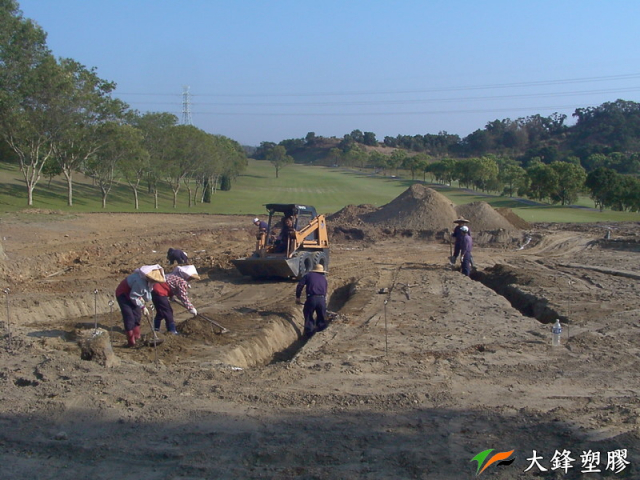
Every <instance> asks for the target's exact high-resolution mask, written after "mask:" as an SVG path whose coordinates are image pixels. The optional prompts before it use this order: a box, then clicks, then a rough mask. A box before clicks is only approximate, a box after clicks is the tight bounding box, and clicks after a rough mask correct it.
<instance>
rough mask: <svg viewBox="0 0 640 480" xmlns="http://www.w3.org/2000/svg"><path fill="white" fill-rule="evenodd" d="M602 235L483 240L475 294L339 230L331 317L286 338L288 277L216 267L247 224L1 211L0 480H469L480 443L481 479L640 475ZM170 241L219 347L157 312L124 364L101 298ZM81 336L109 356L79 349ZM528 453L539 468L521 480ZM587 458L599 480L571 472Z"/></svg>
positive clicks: (632, 305) (385, 238)
mask: <svg viewBox="0 0 640 480" xmlns="http://www.w3.org/2000/svg"><path fill="white" fill-rule="evenodd" d="M365 210H366V209H365ZM330 227H331V225H330ZM611 227H613V228H612V230H611V232H612V235H611V239H610V240H604V239H603V237H604V234H605V228H603V226H599V225H587V226H585V225H568V226H567V225H563V226H559V225H534V226H531V229H530V230H527V231H522V232H521V235H520V241H519V242H518V241H515V242H502V243H499V242H498V243H491V241H490V240H489V239H487V241H486V242H485V243H484V244H482V242H480V243H479V244H478V245H476V247H475V250H474V260H475V267H476V272H475V273H474V275H473V276H472V278H468V277H465V276H463V275H461V274H460V273H459V272H456V271H452V270H451V268H450V267H449V266H448V260H447V257H448V256H449V255H450V251H449V248H450V247H449V243H448V239H447V238H446V237H442V236H438V235H436V234H433V233H429V234H422V235H421V234H409V233H407V232H406V231H402V232H401V231H400V230H393V229H391V230H388V231H387V234H386V235H379V236H371V233H369V234H368V235H369V236H366V235H365V236H364V237H363V238H354V236H355V237H358V235H355V233H357V232H356V230H353V229H350V228H347V227H345V228H344V229H343V230H341V231H340V232H336V234H335V235H334V236H333V237H332V250H331V260H330V265H329V274H328V277H327V278H328V280H329V284H330V290H331V294H330V298H329V310H331V311H332V312H335V313H336V316H335V318H334V320H333V322H332V323H331V325H330V327H329V328H328V329H327V330H325V331H324V332H322V333H320V334H317V335H316V336H314V337H313V338H312V339H311V340H310V341H308V342H307V343H306V344H305V343H303V342H302V341H301V340H300V339H299V334H300V331H301V327H302V307H300V306H296V305H295V304H294V290H295V282H293V281H254V280H251V279H250V278H248V277H242V276H240V275H239V274H238V273H237V272H236V271H235V270H234V268H233V266H232V265H231V264H230V260H231V259H233V258H238V257H242V256H245V255H247V254H248V253H250V251H251V250H252V248H253V245H254V242H255V239H254V236H253V235H254V233H255V231H254V230H255V228H254V227H253V225H252V224H251V218H249V217H227V216H205V215H162V214H156V215H154V214H140V215H133V214H119V215H118V214H86V215H73V216H71V215H65V214H60V213H56V212H46V211H44V212H37V213H33V214H30V215H28V214H21V215H19V216H16V215H5V216H4V217H3V218H2V219H1V220H0V238H1V239H2V247H3V249H4V255H5V259H4V260H3V261H2V262H0V266H1V270H0V273H1V275H2V276H1V277H0V278H1V280H2V284H1V285H0V286H2V288H3V289H5V288H6V287H8V288H9V291H8V293H7V292H6V291H5V293H4V294H3V295H2V303H1V308H0V320H2V332H3V334H4V336H3V339H2V344H1V346H0V362H1V365H2V369H1V372H0V385H1V390H0V478H2V479H34V478H36V479H122V480H128V479H132V480H133V479H136V480H139V479H158V480H160V479H163V480H166V479H218V478H229V479H236V478H242V479H244V478H277V479H293V478H303V479H354V478H366V479H401V478H419V479H467V478H469V479H471V478H475V477H476V472H477V463H476V462H474V461H471V459H472V458H473V457H474V456H475V455H476V454H478V453H480V452H482V451H484V450H487V449H494V452H493V453H498V452H508V451H511V450H514V452H513V454H511V455H510V457H509V458H510V459H514V458H515V460H514V461H513V462H512V463H511V464H509V465H498V464H493V465H491V466H489V467H488V468H487V469H486V470H485V471H484V472H483V473H481V474H480V475H479V476H480V477H483V478H494V479H529V478H554V479H556V478H570V479H572V478H585V479H587V478H588V479H600V478H636V479H637V478H640V400H639V393H640V373H639V368H638V366H639V364H640V308H639V299H640V289H638V278H640V276H639V275H640V255H639V253H638V252H639V251H640V248H639V246H640V237H639V236H638V235H639V233H640V230H639V229H638V224H625V225H611ZM345 232H346V233H345ZM354 232H355V233H354ZM477 238H478V239H481V238H482V235H481V232H479V231H478V236H477ZM487 238H488V237H487ZM527 238H529V240H528V241H529V243H527V244H526V246H524V248H522V249H520V247H521V246H522V245H524V244H525V243H526V242H527ZM169 247H174V248H182V249H184V250H186V251H187V252H188V253H189V255H190V257H191V258H192V259H193V260H194V264H195V265H196V266H197V267H198V269H199V271H200V272H201V274H202V277H203V279H202V280H201V281H200V282H197V283H194V284H192V289H191V297H192V299H193V301H194V304H195V305H196V307H197V308H198V310H199V311H200V312H202V313H204V314H206V315H207V316H208V317H209V318H211V319H212V320H214V321H215V322H217V323H220V324H221V325H223V326H225V327H226V328H228V329H229V330H230V331H229V332H228V333H224V334H219V333H218V332H219V329H218V328H217V327H215V326H214V325H213V324H210V323H208V322H206V321H205V320H203V319H201V318H198V317H196V318H192V317H191V316H190V315H189V314H188V313H187V312H186V311H184V310H182V311H181V310H180V307H178V306H176V307H174V310H175V311H176V314H177V320H178V330H179V331H180V332H181V335H179V336H175V337H174V336H164V335H163V334H161V337H162V339H163V340H164V342H163V343H162V344H161V345H158V346H157V349H154V347H153V345H149V346H141V347H139V348H135V349H128V348H124V344H125V343H126V342H125V336H124V332H123V326H122V321H121V318H120V314H119V310H118V307H117V304H115V305H113V304H110V301H112V300H113V292H114V290H115V288H116V286H117V284H118V283H119V282H120V281H121V280H122V279H123V278H124V277H125V276H126V275H127V274H129V273H130V272H131V271H132V270H133V269H134V268H136V267H139V266H140V265H143V264H153V263H161V264H163V265H165V266H166V260H165V254H166V251H167V249H168V248H169ZM490 287H491V288H490ZM558 317H560V318H561V319H562V321H563V324H564V331H563V337H562V345H561V346H560V347H552V346H551V326H550V323H549V322H551V321H553V320H555V318H558ZM96 327H97V328H96ZM96 330H98V331H100V332H104V333H103V334H104V335H108V338H109V339H110V342H111V344H112V345H113V352H114V354H115V355H114V357H113V358H111V360H110V361H109V362H105V361H102V360H101V359H100V358H86V355H83V354H82V350H81V348H80V346H79V341H78V340H79V339H81V338H86V336H87V335H89V336H91V335H92V334H93V333H94V332H96ZM163 330H164V325H163ZM143 333H147V334H148V333H149V326H148V325H147V324H145V323H143ZM147 338H149V336H147ZM83 357H84V358H83ZM534 450H535V451H536V452H537V455H538V456H540V457H542V458H541V459H540V460H539V463H540V465H541V466H542V467H544V468H546V469H548V470H547V471H546V472H541V471H540V469H539V468H538V467H535V466H534V467H533V468H531V469H530V470H529V471H527V472H525V470H526V469H527V468H528V467H529V466H530V463H531V461H530V460H529V458H530V457H532V455H533V451H534ZM625 450H626V461H627V462H629V463H628V464H627V463H620V462H618V463H616V464H611V465H608V455H609V454H615V452H618V453H619V454H622V453H623V452H624V451H625ZM556 451H557V452H560V453H562V452H563V451H568V452H570V454H568V455H569V456H570V457H571V458H573V459H574V461H573V462H572V463H571V464H570V466H569V467H568V468H567V469H566V470H565V469H562V468H554V467H557V465H554V464H553V463H552V457H553V456H554V454H555V453H556ZM588 451H591V452H599V453H600V455H601V458H600V463H599V466H598V469H599V470H600V473H586V472H584V473H583V471H585V470H586V469H587V466H586V464H584V463H583V461H582V457H581V455H583V453H584V452H588ZM489 458H490V457H489ZM592 469H595V468H592ZM614 470H620V471H618V472H617V473H616V472H615V471H614Z"/></svg>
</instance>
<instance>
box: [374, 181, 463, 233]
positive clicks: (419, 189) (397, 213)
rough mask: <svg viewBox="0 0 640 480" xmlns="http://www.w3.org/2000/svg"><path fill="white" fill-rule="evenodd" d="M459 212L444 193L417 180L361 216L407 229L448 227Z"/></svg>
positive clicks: (384, 225)
mask: <svg viewBox="0 0 640 480" xmlns="http://www.w3.org/2000/svg"><path fill="white" fill-rule="evenodd" d="M456 217H457V214H456V211H455V209H454V208H453V205H452V203H451V202H450V201H449V199H447V197H445V196H444V195H442V194H440V193H438V192H436V191H435V190H433V189H431V188H427V187H425V186H424V185H421V184H419V183H415V184H413V185H411V187H409V188H408V189H407V190H405V191H404V192H403V193H402V194H401V195H399V196H398V197H396V198H395V199H393V200H392V201H391V202H389V203H387V204H386V205H384V206H382V207H380V209H378V210H376V211H375V212H372V213H369V214H366V215H363V216H362V219H363V220H364V221H365V222H366V223H372V224H375V225H377V226H380V227H391V228H402V229H408V230H431V231H441V230H448V229H449V228H450V227H451V225H452V224H453V221H454V220H455V219H456Z"/></svg>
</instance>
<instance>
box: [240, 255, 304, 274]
mask: <svg viewBox="0 0 640 480" xmlns="http://www.w3.org/2000/svg"><path fill="white" fill-rule="evenodd" d="M231 262H232V263H233V264H234V265H235V266H236V268H237V269H238V271H239V272H240V273H241V274H242V275H249V276H250V277H253V278H267V277H282V278H288V277H297V276H298V273H299V271H300V267H299V265H300V260H299V259H298V258H289V259H287V258H284V257H280V258H261V257H247V258H238V259H237V260H231Z"/></svg>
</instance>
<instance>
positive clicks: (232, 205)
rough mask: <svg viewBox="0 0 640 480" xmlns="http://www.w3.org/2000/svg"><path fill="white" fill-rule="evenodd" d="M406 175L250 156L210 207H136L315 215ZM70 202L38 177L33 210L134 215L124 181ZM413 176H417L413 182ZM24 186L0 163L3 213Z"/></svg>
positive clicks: (535, 214) (183, 193) (389, 188)
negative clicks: (286, 210) (289, 210)
mask: <svg viewBox="0 0 640 480" xmlns="http://www.w3.org/2000/svg"><path fill="white" fill-rule="evenodd" d="M403 175H406V174H404V173H403V172H399V177H397V178H394V177H390V176H383V175H374V174H373V173H372V171H371V170H369V169H365V170H362V171H359V170H357V169H346V168H328V167H316V166H309V165H298V164H294V165H287V166H286V167H285V168H283V169H282V170H280V172H279V175H278V178H276V175H275V168H274V167H273V165H272V164H271V163H269V162H267V161H256V160H249V166H248V168H247V169H246V170H245V172H244V173H243V174H242V175H240V176H239V177H238V178H237V179H235V181H234V182H233V184H232V188H231V190H229V191H217V192H216V193H215V194H214V195H213V196H212V201H211V203H209V204H205V203H196V204H194V205H192V206H191V207H189V206H188V196H187V189H186V187H185V186H184V185H182V186H181V188H180V191H179V193H178V201H177V206H176V208H175V209H174V208H173V207H172V204H173V193H172V192H171V190H170V189H169V188H168V187H167V186H163V187H162V188H161V191H160V194H159V208H158V209H155V208H154V204H153V196H152V195H151V194H149V193H148V192H147V191H146V186H145V185H144V184H141V186H140V188H139V200H140V208H139V209H138V210H137V211H138V212H163V213H164V212H168V213H210V214H229V215H257V214H263V213H265V208H264V205H265V204H267V203H299V204H308V205H313V206H315V207H316V209H317V210H318V212H319V213H324V214H331V213H335V212H337V211H338V210H340V209H342V208H343V207H345V206H346V205H362V204H371V205H375V206H382V205H385V204H387V203H389V202H390V201H391V200H393V199H394V198H396V197H397V196H398V195H400V194H401V193H402V192H404V191H405V190H406V189H407V188H409V186H411V184H412V183H414V182H413V181H412V180H411V178H410V177H409V176H408V175H407V176H403ZM74 179H75V180H76V181H75V184H74V192H75V194H74V197H73V202H74V205H73V206H72V207H69V206H67V190H66V180H65V179H64V178H63V177H54V178H53V179H52V181H51V183H49V179H47V178H42V179H41V180H40V182H39V183H38V185H37V186H36V189H35V192H34V205H33V207H32V208H40V209H51V210H61V211H64V212H101V211H105V212H135V211H136V210H135V209H134V207H133V193H132V190H131V188H130V187H129V186H128V185H127V184H126V183H124V182H120V183H118V184H117V185H115V186H114V187H113V189H112V191H111V192H110V193H109V196H108V198H107V208H105V209H103V208H102V206H101V195H100V190H99V188H98V187H97V186H95V185H93V183H92V180H91V179H90V178H87V177H84V176H83V175H80V174H76V175H75V178H74ZM416 181H417V180H416ZM428 186H430V187H432V188H435V189H436V190H437V191H438V192H440V193H441V194H443V195H445V196H447V197H448V198H449V199H450V200H451V202H452V203H453V204H455V205H460V204H465V203H471V202H477V201H484V202H487V203H489V204H490V205H492V206H493V207H495V208H499V207H507V208H511V209H512V210H513V211H514V212H515V213H516V214H517V215H519V216H520V217H522V218H523V219H524V220H527V221H529V222H617V221H639V220H640V214H639V213H628V212H612V211H610V210H605V211H604V212H599V211H596V210H594V209H593V208H591V207H592V206H593V202H592V201H591V200H590V199H589V198H588V197H582V198H581V199H580V201H579V202H578V208H575V207H561V206H559V205H547V204H543V203H542V204H541V203H538V202H530V201H527V200H519V199H515V198H509V197H501V196H496V195H486V194H483V193H482V192H475V191H469V190H464V189H459V188H454V187H455V184H454V186H453V187H448V186H443V185H437V184H428ZM26 198H27V196H26V187H25V185H24V179H23V178H22V174H21V173H20V171H19V170H18V168H17V167H16V166H15V165H9V164H6V163H0V212H13V211H19V210H22V209H24V208H27V201H26Z"/></svg>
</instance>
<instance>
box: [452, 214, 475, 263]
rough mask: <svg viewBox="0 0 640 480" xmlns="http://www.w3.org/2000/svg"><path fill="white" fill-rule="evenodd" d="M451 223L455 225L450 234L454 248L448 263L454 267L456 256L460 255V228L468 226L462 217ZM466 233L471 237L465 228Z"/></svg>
mask: <svg viewBox="0 0 640 480" xmlns="http://www.w3.org/2000/svg"><path fill="white" fill-rule="evenodd" d="M453 223H455V224H456V227H455V228H454V229H453V233H452V234H451V237H452V238H454V239H455V240H454V242H455V243H454V246H453V255H452V256H451V257H449V262H450V263H451V265H455V264H456V260H457V259H458V255H459V254H460V243H461V241H462V235H461V234H460V229H461V228H462V226H463V225H465V224H468V223H469V220H467V219H466V218H464V217H460V218H458V219H457V220H454V221H453ZM467 231H468V233H467V234H468V235H469V236H471V230H469V227H468V226H467Z"/></svg>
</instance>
